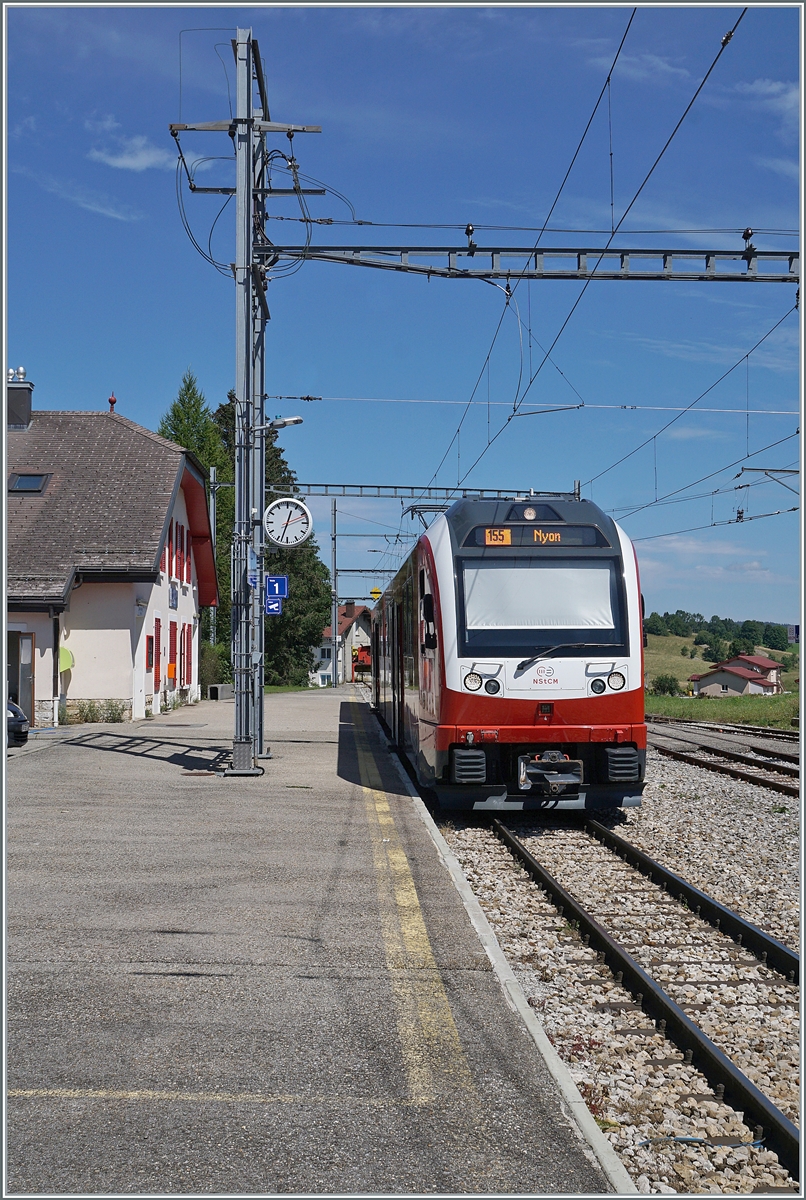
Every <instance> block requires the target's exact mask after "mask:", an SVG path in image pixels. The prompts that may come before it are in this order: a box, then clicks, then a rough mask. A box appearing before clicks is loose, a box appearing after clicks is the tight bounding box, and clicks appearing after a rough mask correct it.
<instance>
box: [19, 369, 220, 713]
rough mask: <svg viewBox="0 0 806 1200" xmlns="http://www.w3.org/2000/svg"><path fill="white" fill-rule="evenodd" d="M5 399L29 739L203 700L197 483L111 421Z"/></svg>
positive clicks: (22, 392) (204, 592) (174, 451)
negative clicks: (90, 721) (72, 720)
mask: <svg viewBox="0 0 806 1200" xmlns="http://www.w3.org/2000/svg"><path fill="white" fill-rule="evenodd" d="M32 391H33V385H32V384H30V383H28V382H27V381H20V380H10V381H9V383H8V393H7V401H8V404H7V408H8V418H7V431H8V437H7V445H8V451H7V461H8V478H7V490H8V531H7V532H8V537H7V546H8V590H7V608H8V620H7V629H8V638H7V651H8V659H7V662H8V675H7V685H8V690H9V695H10V696H16V698H17V703H19V704H20V706H21V707H22V708H23V709H24V710H25V712H26V713H27V714H28V717H29V720H30V722H31V724H32V725H46V726H50V725H55V724H57V723H58V720H59V708H60V706H62V710H63V712H65V711H66V713H67V714H68V715H71V714H77V715H79V714H81V713H82V706H83V713H84V714H86V713H87V712H89V713H90V714H94V713H97V716H96V717H95V719H103V718H104V717H106V718H109V717H110V716H112V714H114V716H113V718H112V719H115V718H117V719H120V718H121V717H123V718H138V717H144V716H145V715H146V713H147V712H156V711H159V710H160V708H161V707H162V706H167V707H170V706H172V705H174V704H177V703H186V702H188V701H193V700H196V699H198V698H199V695H200V692H199V684H198V654H199V609H200V607H201V606H208V605H209V606H213V605H216V604H217V602H218V589H217V584H216V575H215V563H214V558H213V546H212V538H211V531H210V521H209V514H208V507H207V498H206V493H205V471H204V468H203V467H202V466H201V464H200V463H199V462H198V461H197V460H196V459H195V458H194V457H193V455H191V454H189V453H188V452H187V451H185V450H184V449H183V448H182V447H181V446H178V445H176V444H175V443H173V442H169V441H167V440H166V439H165V438H161V437H159V435H158V434H156V433H152V432H151V431H150V430H148V429H144V428H143V427H142V426H140V425H136V424H135V423H134V422H133V421H129V420H127V419H126V418H125V417H122V416H120V415H118V414H116V413H115V412H114V410H113V404H112V402H110V411H109V412H103V413H99V412H57V411H47V412H44V411H43V412H36V411H32V406H31V395H32Z"/></svg>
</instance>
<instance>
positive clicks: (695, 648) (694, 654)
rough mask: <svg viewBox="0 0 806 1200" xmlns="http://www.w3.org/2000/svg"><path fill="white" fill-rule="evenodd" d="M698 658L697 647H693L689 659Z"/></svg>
mask: <svg viewBox="0 0 806 1200" xmlns="http://www.w3.org/2000/svg"><path fill="white" fill-rule="evenodd" d="M696 657H697V647H696V646H692V647H691V650H690V651H689V658H696Z"/></svg>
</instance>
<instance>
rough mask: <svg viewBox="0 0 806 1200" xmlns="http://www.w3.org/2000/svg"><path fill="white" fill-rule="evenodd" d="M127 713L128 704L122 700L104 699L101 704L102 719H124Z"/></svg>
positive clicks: (111, 720) (114, 720)
mask: <svg viewBox="0 0 806 1200" xmlns="http://www.w3.org/2000/svg"><path fill="white" fill-rule="evenodd" d="M125 713H126V705H125V704H124V703H123V701H122V700H104V702H103V704H102V705H101V720H102V721H110V722H116V721H122V720H123V717H124V715H125Z"/></svg>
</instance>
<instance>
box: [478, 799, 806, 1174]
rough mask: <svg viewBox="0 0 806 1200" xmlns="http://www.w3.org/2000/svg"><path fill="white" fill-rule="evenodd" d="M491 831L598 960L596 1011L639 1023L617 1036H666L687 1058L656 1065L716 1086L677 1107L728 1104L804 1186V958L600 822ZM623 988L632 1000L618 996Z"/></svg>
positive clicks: (498, 826) (495, 826)
mask: <svg viewBox="0 0 806 1200" xmlns="http://www.w3.org/2000/svg"><path fill="white" fill-rule="evenodd" d="M493 830H494V832H495V833H496V835H497V836H498V837H499V838H500V839H501V841H502V842H503V843H504V844H505V845H506V846H507V848H508V849H509V850H510V852H511V853H512V854H513V855H514V856H515V857H516V858H517V860H518V861H519V862H520V863H521V864H522V865H523V866H524V867H525V868H526V870H527V871H528V872H529V874H530V875H531V877H532V878H533V879H534V880H535V881H536V882H537V883H538V884H539V886H540V887H541V888H542V889H543V890H544V891H545V892H546V893H547V895H548V896H549V898H550V899H551V902H552V903H553V904H554V905H555V906H556V908H557V909H558V912H559V915H560V917H562V918H564V919H565V920H566V921H569V922H571V923H573V924H574V925H576V927H577V928H578V930H579V932H580V935H581V936H582V939H583V942H584V943H585V944H586V945H588V946H590V948H591V949H592V950H594V951H595V952H596V953H597V955H598V957H599V960H600V961H601V963H602V967H601V973H600V975H599V976H598V977H597V978H594V979H590V980H586V981H584V982H585V983H587V984H590V985H596V986H597V987H604V993H603V994H605V995H607V996H608V999H607V1000H602V1001H599V1002H598V1004H597V1008H599V1009H601V1010H609V1011H610V1012H611V1013H619V1014H622V1013H623V1014H626V1015H627V1018H628V1020H630V1019H631V1020H632V1021H633V1022H640V1021H641V1019H642V1015H643V1021H644V1024H643V1026H642V1025H640V1024H639V1025H638V1027H635V1026H633V1027H628V1028H625V1029H619V1030H616V1031H615V1032H616V1033H619V1034H623V1035H625V1036H628V1037H629V1038H642V1037H644V1038H647V1037H648V1038H652V1037H655V1036H656V1035H658V1034H662V1035H663V1036H664V1037H665V1038H666V1039H667V1041H669V1042H671V1043H672V1044H673V1045H674V1046H675V1047H676V1048H677V1050H678V1052H682V1055H683V1057H682V1058H676V1059H673V1058H670V1057H668V1056H667V1057H664V1058H661V1059H657V1060H653V1061H654V1062H657V1065H658V1066H659V1067H660V1068H664V1067H672V1069H673V1070H674V1064H676V1063H680V1064H686V1063H692V1064H693V1065H694V1066H695V1067H696V1068H697V1069H698V1070H699V1071H700V1073H701V1074H702V1075H703V1076H704V1077H705V1078H706V1080H707V1081H708V1084H709V1086H710V1087H711V1088H712V1089H713V1091H712V1093H710V1094H706V1095H702V1096H693V1097H692V1096H691V1095H690V1094H689V1095H688V1096H685V1095H682V1094H681V1095H680V1096H679V1097H678V1100H679V1102H682V1101H684V1100H692V1099H693V1100H694V1101H696V1102H698V1103H699V1102H701V1103H702V1104H703V1105H704V1106H705V1107H706V1108H707V1107H708V1105H709V1104H714V1103H717V1104H719V1103H725V1104H728V1105H730V1106H731V1107H732V1108H733V1109H734V1110H737V1111H738V1112H739V1113H741V1114H743V1118H744V1123H745V1125H746V1126H748V1127H749V1128H750V1129H753V1130H754V1134H753V1141H754V1142H755V1143H758V1142H759V1141H762V1140H763V1142H764V1145H765V1146H766V1147H767V1148H768V1149H770V1150H773V1151H774V1152H775V1153H776V1154H777V1156H778V1159H779V1161H780V1162H781V1164H782V1165H783V1166H784V1167H786V1169H787V1170H788V1171H789V1172H790V1174H792V1175H793V1176H795V1177H797V1175H798V1171H799V1133H798V1129H797V1127H796V1125H795V1121H796V1120H797V1117H798V1083H797V1079H798V1069H799V1043H798V1032H799V1024H798V1010H797V1004H798V998H797V989H796V980H798V978H799V969H800V966H799V959H798V956H797V955H796V954H794V953H793V951H791V950H790V949H789V948H788V947H786V946H783V945H782V944H781V943H780V942H777V941H776V940H775V939H774V938H771V937H769V935H767V934H765V933H764V932H763V931H762V930H760V929H758V928H757V927H755V926H752V925H750V923H749V922H746V921H744V920H743V918H741V917H740V916H738V914H736V913H733V912H731V911H730V910H728V909H726V908H725V907H724V906H723V905H720V904H719V903H718V902H717V901H715V900H713V899H712V898H711V897H708V896H706V895H705V894H704V893H703V892H701V891H699V889H696V888H693V887H692V886H691V885H690V884H687V883H686V882H685V881H684V880H682V879H681V878H680V877H678V876H676V875H674V874H672V873H671V872H668V871H667V870H666V869H665V868H664V867H662V865H661V864H660V863H656V862H655V861H654V860H652V859H651V858H650V857H649V856H648V855H646V854H643V853H642V852H641V851H638V850H636V849H635V847H632V846H630V844H629V843H626V842H624V840H623V839H621V838H619V837H618V835H616V834H614V833H612V831H610V830H609V829H607V828H606V827H605V826H603V825H600V824H599V823H598V822H595V821H588V823H587V826H586V827H585V828H580V827H578V826H577V827H575V828H569V827H568V825H567V824H564V826H563V827H562V828H559V827H558V829H557V830H556V831H553V830H551V829H550V828H547V827H543V828H542V829H539V830H538V831H536V830H535V827H534V826H528V827H525V828H524V829H520V830H519V832H520V833H521V837H520V838H519V837H518V836H516V834H515V833H513V831H512V830H511V829H510V828H508V826H506V825H504V824H503V823H502V822H501V821H497V820H496V821H494V822H493ZM554 832H556V834H557V836H553V834H554ZM614 853H615V854H616V855H618V856H619V859H618V864H617V866H616V870H615V876H614V862H613V856H614ZM600 880H601V881H604V882H600ZM594 913H595V914H596V915H595V916H594V915H593V914H594ZM605 966H606V967H609V968H610V971H611V972H612V977H609V979H608V982H607V984H606V985H605V981H604V974H605V971H604V968H605ZM613 979H614V980H615V985H616V987H615V988H613V982H612V980H613ZM623 989H626V993H625V994H631V996H632V1000H629V999H628V1000H626V1001H625V1000H623V999H621V998H620V997H618V996H616V998H615V999H613V998H612V997H613V995H614V994H615V993H617V992H621V991H622V990H623ZM646 1017H649V1018H651V1019H652V1021H653V1022H654V1024H652V1025H649V1026H647V1023H646ZM704 1140H705V1141H708V1138H705V1139H704ZM717 1142H718V1139H717V1141H716V1142H714V1143H713V1144H717Z"/></svg>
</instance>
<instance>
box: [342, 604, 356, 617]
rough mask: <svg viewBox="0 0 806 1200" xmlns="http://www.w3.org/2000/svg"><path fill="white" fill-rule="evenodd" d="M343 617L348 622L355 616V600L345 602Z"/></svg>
mask: <svg viewBox="0 0 806 1200" xmlns="http://www.w3.org/2000/svg"><path fill="white" fill-rule="evenodd" d="M344 615H345V617H349V618H350V620H352V619H353V617H354V616H355V600H346V601H345V604H344Z"/></svg>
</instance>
